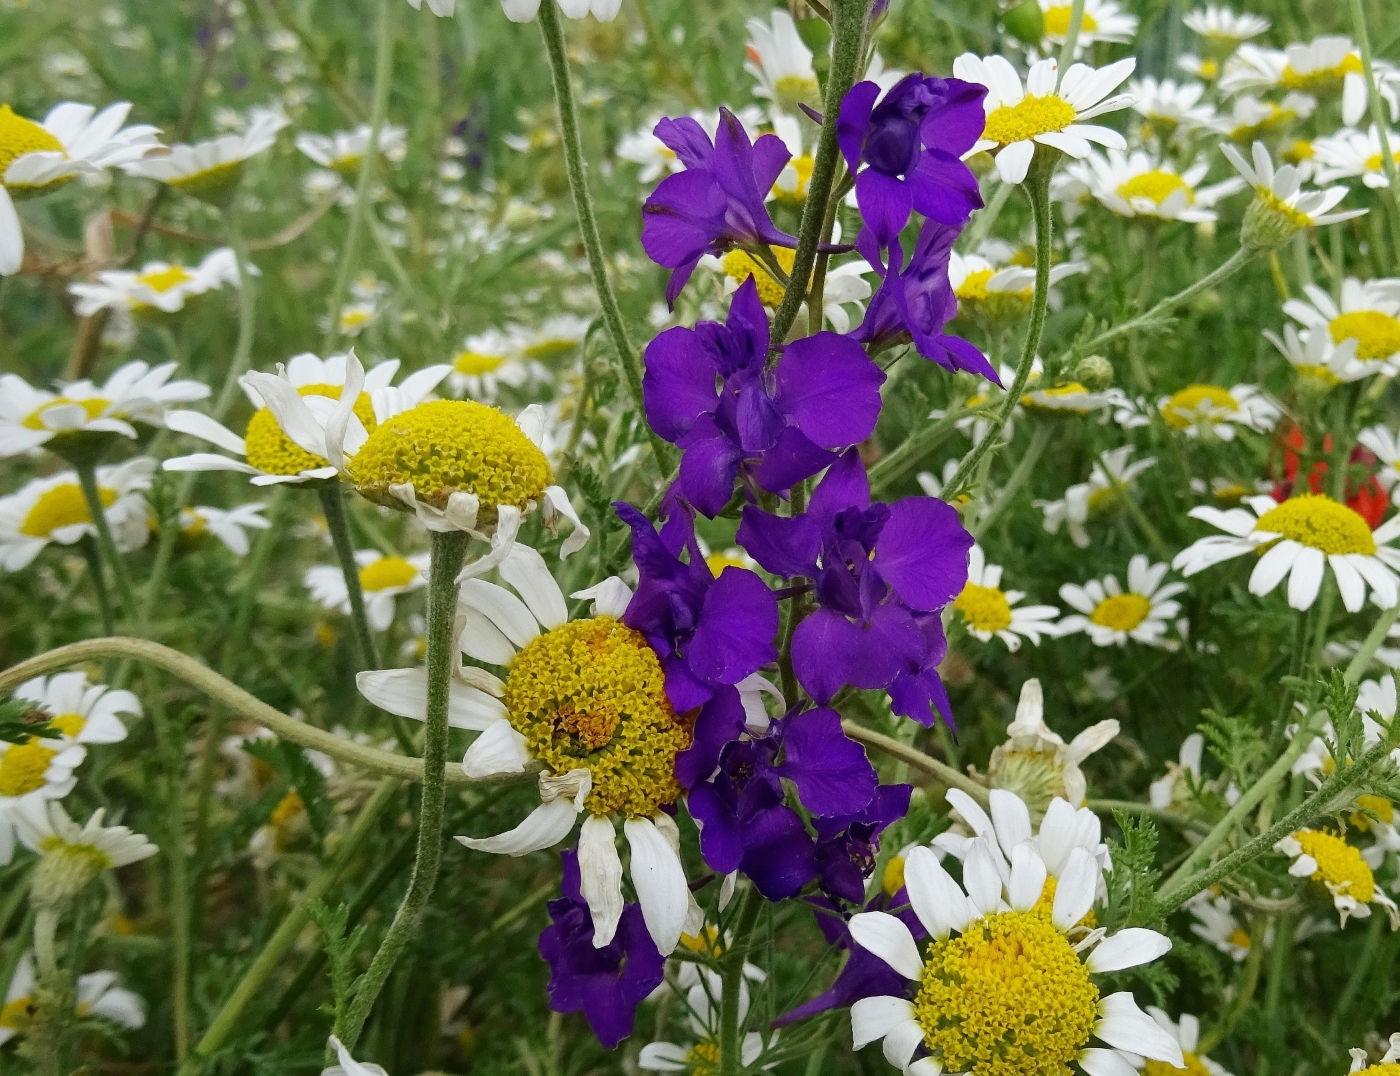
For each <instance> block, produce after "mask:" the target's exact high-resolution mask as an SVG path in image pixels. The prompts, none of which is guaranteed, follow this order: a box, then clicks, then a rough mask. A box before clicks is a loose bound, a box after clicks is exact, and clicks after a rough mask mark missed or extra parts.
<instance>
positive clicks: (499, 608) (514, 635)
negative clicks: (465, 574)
mask: <svg viewBox="0 0 1400 1076" xmlns="http://www.w3.org/2000/svg"><path fill="white" fill-rule="evenodd" d="M458 586H459V587H460V588H461V589H460V591H459V592H458V601H459V604H458V609H459V610H462V609H471V610H473V611H475V612H478V613H481V614H482V615H483V616H485V617H486V618H487V619H488V620H490V621H491V623H492V624H494V625H495V626H496V627H497V628H499V629H500V631H501V634H503V635H504V636H505V637H506V638H507V639H509V640H510V641H511V642H512V643H513V644H514V645H515V647H516V649H521V648H523V647H525V646H527V645H528V644H529V643H531V642H533V641H534V639H535V638H536V637H537V636H538V635H539V633H540V626H539V624H538V623H537V622H536V620H535V618H534V617H533V616H531V615H530V610H529V608H528V607H527V606H526V605H525V603H524V602H522V601H521V600H520V599H519V598H517V597H516V596H515V595H514V594H512V593H511V592H510V591H508V590H506V588H505V587H498V586H496V584H495V583H488V582H486V580H484V579H463V580H462V581H461V583H459V584H458ZM480 660H489V659H485V658H483V659H480ZM497 664H502V663H500V662H497Z"/></svg>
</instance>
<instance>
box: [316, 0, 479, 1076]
mask: <svg viewBox="0 0 1400 1076" xmlns="http://www.w3.org/2000/svg"><path fill="white" fill-rule="evenodd" d="M408 2H409V3H410V4H413V6H414V7H415V8H416V7H417V6H418V4H417V3H414V0H408ZM453 3H454V0H428V6H429V7H430V8H431V9H432V12H433V14H434V15H451V14H452V4H453ZM444 4H445V5H446V7H447V10H446V11H445V12H444V11H440V10H438V9H439V8H441V7H442V6H443V5H444ZM327 1041H328V1042H329V1043H330V1047H331V1049H332V1050H334V1051H335V1056H336V1060H337V1061H338V1062H339V1064H337V1065H331V1066H330V1067H329V1068H324V1069H322V1070H321V1076H388V1073H386V1072H385V1071H384V1069H383V1068H382V1067H381V1066H379V1065H375V1064H372V1063H370V1062H367V1061H356V1060H355V1059H354V1058H353V1057H351V1056H350V1051H349V1050H347V1049H346V1048H345V1045H344V1044H343V1043H342V1042H341V1041H340V1040H339V1039H338V1038H336V1037H335V1036H334V1035H332V1036H331V1037H330V1039H328V1040H327Z"/></svg>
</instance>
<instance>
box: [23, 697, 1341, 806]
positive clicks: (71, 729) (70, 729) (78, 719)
mask: <svg viewBox="0 0 1400 1076" xmlns="http://www.w3.org/2000/svg"><path fill="white" fill-rule="evenodd" d="M49 724H50V725H52V726H53V727H54V728H56V729H58V731H59V732H61V733H63V735H65V736H76V735H78V733H80V732H82V731H83V727H84V726H85V725H87V718H85V717H84V716H83V715H82V714H59V715H58V716H57V717H51V718H49ZM1365 798H1366V797H1365V796H1363V797H1362V799H1365ZM1358 802H1359V801H1358Z"/></svg>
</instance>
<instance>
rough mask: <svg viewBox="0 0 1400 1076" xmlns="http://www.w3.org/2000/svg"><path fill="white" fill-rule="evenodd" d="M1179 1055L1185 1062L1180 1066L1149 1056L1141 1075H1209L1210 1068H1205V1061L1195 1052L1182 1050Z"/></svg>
mask: <svg viewBox="0 0 1400 1076" xmlns="http://www.w3.org/2000/svg"><path fill="white" fill-rule="evenodd" d="M1181 1057H1182V1059H1183V1060H1184V1061H1185V1062H1186V1064H1185V1065H1184V1066H1182V1067H1181V1068H1177V1067H1176V1066H1175V1065H1169V1064H1167V1062H1165V1061H1153V1060H1152V1059H1150V1058H1149V1059H1148V1062H1147V1066H1146V1067H1145V1068H1144V1069H1143V1070H1142V1073H1143V1076H1180V1074H1181V1073H1186V1076H1211V1071H1210V1069H1208V1068H1206V1066H1205V1063H1204V1062H1203V1061H1201V1059H1200V1058H1199V1057H1197V1056H1196V1055H1195V1054H1193V1053H1191V1052H1189V1051H1187V1050H1182V1051H1181Z"/></svg>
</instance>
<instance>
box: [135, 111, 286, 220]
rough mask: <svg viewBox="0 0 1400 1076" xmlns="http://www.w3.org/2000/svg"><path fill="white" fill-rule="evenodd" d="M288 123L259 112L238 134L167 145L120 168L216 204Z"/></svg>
mask: <svg viewBox="0 0 1400 1076" xmlns="http://www.w3.org/2000/svg"><path fill="white" fill-rule="evenodd" d="M290 122H291V121H290V120H288V119H287V117H286V116H284V115H283V114H282V113H281V112H280V111H274V110H269V109H261V110H258V111H257V113H256V114H255V115H254V116H253V117H252V120H251V122H249V124H248V128H247V130H245V131H243V132H242V133H241V134H227V135H221V136H220V137H218V138H214V139H210V140H209V141H206V142H196V143H195V144H193V145H188V144H186V143H183V142H181V143H179V144H177V145H174V146H171V147H170V152H169V153H166V154H163V155H161V156H158V157H147V158H143V159H142V160H139V161H134V162H132V163H130V164H126V165H123V169H124V170H125V171H126V172H128V173H130V174H131V175H134V176H144V177H145V178H147V179H155V180H159V181H160V182H161V183H165V184H168V185H169V186H171V187H174V188H175V189H176V190H178V191H183V192H184V193H185V194H189V195H192V196H194V197H195V198H198V199H200V200H201V201H205V202H210V203H212V204H215V205H219V204H222V203H223V202H224V201H226V200H227V198H228V196H229V195H230V194H232V193H233V189H234V187H235V186H236V185H237V183H238V179H239V177H240V176H242V174H243V165H244V163H245V162H246V161H248V160H249V159H251V158H253V157H256V156H257V155H258V154H259V153H262V152H263V151H264V150H266V149H269V148H270V147H271V146H272V144H273V143H274V142H276V141H277V132H278V131H280V130H282V128H283V127H286V126H287V124H288V123H290Z"/></svg>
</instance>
